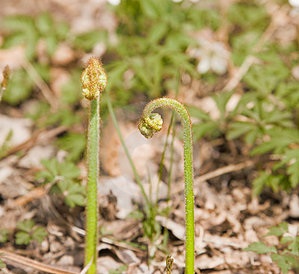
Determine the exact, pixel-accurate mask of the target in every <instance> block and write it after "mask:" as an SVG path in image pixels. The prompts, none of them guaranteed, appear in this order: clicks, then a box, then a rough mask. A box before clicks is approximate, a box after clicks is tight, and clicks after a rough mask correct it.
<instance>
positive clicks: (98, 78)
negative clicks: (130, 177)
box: [81, 58, 107, 274]
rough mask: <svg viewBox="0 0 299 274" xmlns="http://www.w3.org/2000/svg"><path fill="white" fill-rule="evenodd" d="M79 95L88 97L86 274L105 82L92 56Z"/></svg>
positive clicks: (94, 230)
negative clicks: (101, 101) (101, 97)
mask: <svg viewBox="0 0 299 274" xmlns="http://www.w3.org/2000/svg"><path fill="white" fill-rule="evenodd" d="M81 83H82V94H83V96H84V97H85V98H86V99H88V100H90V110H89V123H88V140H87V169H88V177H87V194H86V200H87V201H86V228H85V229H86V236H85V262H84V263H85V266H87V265H90V267H89V268H88V271H87V273H88V274H95V273H96V272H97V267H96V266H97V264H96V263H97V244H98V190H97V183H98V178H99V162H100V160H99V141H100V133H99V130H100V94H101V92H102V91H103V90H104V89H105V87H106V84H107V76H106V74H105V71H104V69H103V68H102V64H101V63H100V62H99V60H98V59H96V58H91V59H90V60H89V61H88V65H87V67H86V69H85V70H84V71H83V73H82V76H81Z"/></svg>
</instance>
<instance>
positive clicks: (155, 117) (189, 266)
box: [138, 98, 194, 274]
mask: <svg viewBox="0 0 299 274" xmlns="http://www.w3.org/2000/svg"><path fill="white" fill-rule="evenodd" d="M160 107H163V108H164V107H168V108H171V109H173V110H175V111H176V112H177V113H178V114H179V116H180V118H181V120H182V123H183V133H184V179H185V213H186V221H185V222H186V225H185V226H186V243H185V248H186V254H185V258H186V259H185V264H186V266H185V273H186V274H193V273H194V194H193V160H192V158H193V155H192V154H193V150H192V132H191V121H190V117H189V114H188V111H187V110H186V108H185V107H184V106H183V105H182V104H181V103H179V102H178V101H176V100H174V99H170V98H160V99H156V100H153V101H151V102H150V103H148V104H147V105H146V107H145V108H144V110H143V114H142V117H141V119H140V122H139V125H138V128H139V130H140V132H141V133H142V134H143V135H144V136H145V137H146V138H151V137H152V136H153V134H154V133H156V132H158V131H159V130H161V128H162V124H163V120H162V118H161V116H160V115H159V114H157V113H153V111H154V110H155V109H156V108H160Z"/></svg>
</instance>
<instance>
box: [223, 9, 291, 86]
mask: <svg viewBox="0 0 299 274" xmlns="http://www.w3.org/2000/svg"><path fill="white" fill-rule="evenodd" d="M268 9H271V11H269V13H272V14H275V16H274V17H273V16H272V20H271V22H270V24H269V26H268V28H267V29H266V31H265V32H264V33H263V35H262V36H261V38H260V39H259V41H258V42H257V43H256V44H255V46H254V47H253V49H252V51H251V52H252V53H251V54H250V55H248V56H247V57H246V58H245V60H244V61H243V63H242V65H241V66H240V67H239V68H238V69H237V71H236V73H235V74H234V75H233V77H232V78H231V79H230V80H229V81H228V83H227V84H226V85H225V87H224V88H223V91H230V90H233V89H235V88H236V86H237V85H238V83H239V82H240V81H241V79H242V78H243V76H244V75H245V74H246V73H247V71H248V70H249V69H250V67H251V66H252V65H253V64H254V62H255V61H257V58H256V57H255V56H254V54H255V53H257V52H259V51H260V50H261V49H262V47H263V46H264V44H265V43H266V42H267V41H268V40H269V39H270V38H271V36H272V35H273V33H274V31H275V30H276V26H277V25H278V24H279V22H278V19H277V18H281V17H282V16H284V15H285V14H286V13H287V10H288V9H287V8H280V7H279V6H271V7H268Z"/></svg>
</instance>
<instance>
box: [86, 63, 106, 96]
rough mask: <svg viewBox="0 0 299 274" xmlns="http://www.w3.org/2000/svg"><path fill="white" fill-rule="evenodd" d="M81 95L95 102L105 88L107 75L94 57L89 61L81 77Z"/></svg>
mask: <svg viewBox="0 0 299 274" xmlns="http://www.w3.org/2000/svg"><path fill="white" fill-rule="evenodd" d="M81 83H82V94H83V96H84V97H85V98H86V99H88V100H95V99H97V98H98V97H99V95H100V93H101V92H102V91H103V90H104V89H105V88H106V85H107V75H106V73H105V70H104V68H103V66H102V63H101V62H100V61H99V60H98V59H97V58H95V57H92V58H90V59H89V61H88V64H87V67H86V68H85V70H84V71H83V72H82V75H81Z"/></svg>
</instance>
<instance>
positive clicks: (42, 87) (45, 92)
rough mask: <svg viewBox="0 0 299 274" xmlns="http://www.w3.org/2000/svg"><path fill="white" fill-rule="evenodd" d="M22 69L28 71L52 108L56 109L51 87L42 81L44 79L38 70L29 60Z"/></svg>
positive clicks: (23, 63)
mask: <svg viewBox="0 0 299 274" xmlns="http://www.w3.org/2000/svg"><path fill="white" fill-rule="evenodd" d="M22 67H23V68H24V69H25V70H26V71H27V73H28V75H29V76H30V77H31V79H32V80H33V81H34V83H35V84H36V85H37V87H38V88H39V89H40V91H41V92H42V94H43V96H44V97H45V99H46V100H47V101H48V103H49V104H50V106H51V108H52V109H56V108H57V103H56V101H55V100H54V96H53V92H52V91H51V89H50V88H49V86H48V85H47V84H46V82H45V81H44V80H43V79H42V77H41V76H40V75H39V74H38V72H37V71H36V69H35V68H34V67H33V66H32V65H31V63H30V62H28V61H27V60H26V61H24V62H22Z"/></svg>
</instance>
